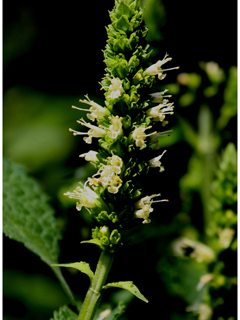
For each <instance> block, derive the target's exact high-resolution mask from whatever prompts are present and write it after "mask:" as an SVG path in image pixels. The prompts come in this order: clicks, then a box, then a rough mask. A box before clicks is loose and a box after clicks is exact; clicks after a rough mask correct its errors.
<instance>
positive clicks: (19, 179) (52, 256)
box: [3, 159, 74, 303]
mask: <svg viewBox="0 0 240 320" xmlns="http://www.w3.org/2000/svg"><path fill="white" fill-rule="evenodd" d="M3 232H4V234H5V235H6V236H8V237H9V238H11V239H13V240H16V241H18V242H21V243H23V244H24V245H25V247H26V248H28V249H29V250H31V251H32V252H34V253H35V254H36V255H38V256H39V257H40V258H41V259H42V261H44V262H45V263H46V264H48V265H49V266H51V264H52V263H57V262H58V255H59V246H58V241H59V240H60V239H61V237H62V236H61V233H60V230H59V228H58V222H57V219H56V218H55V217H54V211H53V209H52V208H51V206H50V205H49V204H48V203H47V197H46V195H45V194H44V193H43V191H42V190H41V188H40V186H39V184H38V183H37V182H36V181H35V180H34V179H32V178H31V177H29V176H28V175H27V173H26V170H25V169H24V168H23V167H22V166H20V165H17V164H14V163H12V162H11V161H9V160H8V159H4V161H3ZM53 271H54V273H55V274H56V276H57V277H58V279H59V281H60V282H61V284H62V286H63V288H64V290H65V292H66V293H67V295H68V296H69V298H70V300H71V301H72V303H74V298H73V296H72V293H71V291H70V289H69V287H68V285H67V283H66V281H65V279H64V278H63V276H62V273H61V271H60V269H59V268H54V269H53Z"/></svg>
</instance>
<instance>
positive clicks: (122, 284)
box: [103, 281, 148, 302]
mask: <svg viewBox="0 0 240 320" xmlns="http://www.w3.org/2000/svg"><path fill="white" fill-rule="evenodd" d="M112 287H116V288H121V289H125V290H128V291H129V292H131V293H132V294H134V295H135V296H136V297H137V298H139V299H141V300H143V301H144V302H148V300H147V299H146V298H145V297H144V296H143V295H142V294H141V293H140V291H139V290H138V288H137V287H136V286H135V284H133V282H132V281H120V282H112V283H108V284H106V285H105V286H103V289H108V288H112Z"/></svg>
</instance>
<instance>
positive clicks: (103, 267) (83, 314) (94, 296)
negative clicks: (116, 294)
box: [78, 251, 114, 320]
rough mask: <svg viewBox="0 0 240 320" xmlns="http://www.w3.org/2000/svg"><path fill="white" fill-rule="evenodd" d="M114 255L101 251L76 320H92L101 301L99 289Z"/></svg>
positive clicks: (104, 280)
mask: <svg viewBox="0 0 240 320" xmlns="http://www.w3.org/2000/svg"><path fill="white" fill-rule="evenodd" d="M113 257H114V254H113V253H110V252H108V251H102V253H101V256H100V258H99V261H98V264H97V268H96V272H95V274H94V277H93V280H92V283H91V285H90V287H89V289H88V292H87V295H86V297H85V299H84V302H83V305H82V308H81V311H80V314H79V316H78V320H92V319H93V317H94V315H95V313H96V311H97V308H98V305H99V303H100V300H101V293H100V292H101V289H102V287H103V286H104V284H105V282H106V280H107V276H108V273H109V271H110V269H111V266H112V262H113Z"/></svg>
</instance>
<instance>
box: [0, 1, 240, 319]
mask: <svg viewBox="0 0 240 320" xmlns="http://www.w3.org/2000/svg"><path fill="white" fill-rule="evenodd" d="M142 4H143V6H144V7H145V21H146V24H147V26H148V27H149V34H148V40H149V42H150V44H151V46H152V47H153V48H154V51H153V56H154V57H153V60H155V59H156V60H157V59H162V58H163V57H164V55H165V53H166V52H168V53H169V55H170V56H172V57H173V61H174V65H176V66H177V65H180V67H181V69H180V71H179V73H177V74H176V72H175V71H173V72H172V73H171V72H170V73H168V76H167V78H166V80H164V81H163V82H162V83H161V82H159V89H160V90H162V89H165V88H167V89H168V90H169V91H168V92H169V93H170V94H172V95H173V98H172V101H174V102H175V115H174V116H172V117H171V118H170V119H169V120H170V125H169V129H171V128H173V132H172V134H171V135H170V137H163V138H162V142H161V143H162V144H161V148H166V149H167V153H166V154H165V155H164V158H163V164H164V167H165V171H164V172H163V173H161V175H159V180H157V181H156V179H155V172H154V173H152V176H151V175H150V176H149V177H148V180H147V181H148V184H149V190H152V191H153V192H160V193H161V194H162V196H163V197H164V198H168V199H169V200H170V202H169V203H168V204H161V205H159V206H156V208H155V209H154V214H153V216H152V218H153V219H152V223H151V224H150V225H146V226H144V227H143V226H141V227H139V228H136V229H135V230H132V231H131V239H132V241H131V245H129V246H128V247H126V248H125V250H122V251H120V252H119V254H118V255H117V256H116V259H115V263H114V265H113V268H112V271H111V273H110V276H109V277H110V278H109V280H110V282H111V281H113V282H114V281H117V279H118V280H119V274H120V275H121V279H122V280H129V279H130V280H133V281H134V283H135V284H136V285H137V286H138V287H139V289H140V291H141V292H142V293H143V294H144V295H145V296H146V297H147V299H148V300H149V301H150V303H149V304H144V303H143V302H141V301H137V299H133V296H132V295H131V294H130V293H128V292H124V291H122V290H119V291H111V290H109V291H110V292H106V295H105V296H104V299H103V304H104V303H105V304H109V303H110V304H112V305H113V306H116V305H117V303H118V301H119V300H121V301H124V302H125V303H126V304H127V305H128V308H127V310H126V312H125V314H124V315H123V316H122V317H121V319H122V320H129V319H150V318H153V317H154V318H164V319H170V320H182V319H200V320H207V319H209V318H210V317H211V316H212V319H217V320H232V319H234V317H236V299H237V298H236V162H235V160H234V159H236V150H235V148H234V145H235V146H236V141H237V120H236V114H237V69H236V65H237V54H236V53H237V49H236V44H237V41H236V34H237V19H236V8H237V6H236V2H235V1H233V2H229V3H227V5H222V4H219V2H217V1H216V0H214V1H210V2H209V1H206V0H203V1H201V2H192V1H190V0H186V1H183V2H179V1H176V0H168V1H167V0H142ZM113 5H114V2H113V1H112V0H111V1H110V0H108V1H105V2H104V3H103V2H98V1H95V2H94V3H92V2H89V1H84V2H76V1H71V0H70V1H68V2H67V3H57V4H56V3H55V2H52V1H41V2H39V1H34V2H32V1H29V0H19V1H14V2H9V1H6V0H4V1H3V27H4V28H3V80H4V81H3V101H4V108H3V152H4V157H6V158H9V159H11V160H13V161H14V162H16V163H19V164H22V165H24V166H25V167H26V168H27V170H28V172H29V173H30V174H31V176H33V177H34V178H35V179H36V180H37V181H38V182H39V183H40V184H41V186H42V188H43V190H44V191H45V193H46V194H48V195H49V202H50V203H51V205H52V206H53V207H54V209H55V210H56V216H57V217H58V220H59V226H60V227H61V230H62V233H63V239H64V240H61V241H60V248H61V254H60V259H59V260H60V262H61V263H64V262H73V261H80V260H82V261H87V262H89V263H90V265H91V266H92V268H93V269H94V268H95V264H96V262H97V260H98V256H99V254H100V252H99V249H97V248H94V247H91V250H89V247H88V245H81V246H80V241H82V240H84V239H87V238H88V237H89V236H90V233H91V228H92V226H93V224H92V221H91V219H90V218H89V216H88V215H87V214H86V213H84V212H83V213H81V215H79V214H78V213H77V211H76V210H75V202H74V201H73V202H71V201H70V200H69V199H66V198H64V197H63V196H62V195H63V192H66V191H67V190H71V188H72V187H73V186H74V185H76V184H77V182H78V181H82V182H84V181H85V180H86V178H87V177H88V176H90V175H91V174H92V173H93V168H92V167H91V165H89V164H86V163H85V162H84V160H83V159H81V158H79V154H81V153H84V152H86V151H88V149H89V146H88V145H86V144H85V143H84V142H83V141H82V139H81V138H77V137H75V138H74V137H73V136H72V135H71V134H70V133H69V132H68V128H69V127H74V123H75V121H76V120H77V119H79V118H80V117H82V116H84V115H83V114H81V112H79V111H74V110H72V109H71V108H70V107H71V105H77V106H78V104H79V102H78V100H79V99H81V98H83V96H84V95H85V94H88V95H89V97H90V98H91V100H94V101H96V102H98V103H100V104H101V103H102V102H103V96H102V93H101V92H100V91H99V89H100V85H99V81H100V80H101V77H102V76H103V73H104V68H105V66H104V63H103V56H102V51H101V50H102V49H103V48H104V47H105V43H106V31H105V26H106V25H107V24H109V17H108V10H111V9H112V7H113ZM223 21H224V23H223ZM229 34H231V37H230V36H229ZM76 128H77V124H76ZM229 143H231V144H230V145H229ZM96 147H97V145H93V146H92V148H93V149H94V148H95V149H96ZM224 150H225V151H224ZM219 243H220V244H219ZM3 244H4V250H3V262H4V272H3V281H4V297H3V308H4V319H5V320H15V319H24V320H30V319H34V320H35V319H36V320H38V319H50V318H51V317H52V314H53V310H54V309H58V308H59V307H60V306H61V305H63V304H68V303H69V300H68V298H67V296H66V295H65V294H64V292H63V291H62V289H61V287H60V285H59V284H58V282H57V280H56V278H55V277H54V275H53V273H52V272H51V270H50V269H49V268H48V267H47V266H45V265H44V264H43V263H42V261H41V260H40V259H39V258H38V257H37V256H35V255H34V254H33V253H31V252H30V251H28V250H26V248H24V246H23V245H22V244H20V243H17V242H14V241H13V240H10V239H8V238H6V237H4V238H3ZM126 260H127V262H128V267H127V268H126V262H125V261H126ZM63 274H64V276H65V278H66V279H67V281H68V283H69V285H70V287H71V288H72V290H73V292H74V293H75V295H76V296H77V298H78V299H79V300H82V299H83V298H84V296H85V293H86V290H87V288H88V279H86V278H85V276H84V275H80V274H76V273H75V272H73V271H72V269H69V270H67V269H66V270H63ZM206 274H211V275H214V276H212V278H211V276H210V277H209V279H210V280H209V279H208V280H206V279H205V278H203V279H205V280H202V282H201V281H200V279H202V278H201V277H202V276H204V275H206ZM121 279H120V280H121ZM204 281H205V282H204ZM199 283H200V284H199ZM201 286H202V287H201ZM197 288H198V289H197ZM199 288H200V289H199ZM209 305H210V306H211V309H214V312H213V314H212V310H211V309H209V307H208V306H209ZM169 306H171V307H169ZM186 310H187V311H189V312H186Z"/></svg>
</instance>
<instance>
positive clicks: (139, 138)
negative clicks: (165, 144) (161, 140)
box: [132, 126, 156, 148]
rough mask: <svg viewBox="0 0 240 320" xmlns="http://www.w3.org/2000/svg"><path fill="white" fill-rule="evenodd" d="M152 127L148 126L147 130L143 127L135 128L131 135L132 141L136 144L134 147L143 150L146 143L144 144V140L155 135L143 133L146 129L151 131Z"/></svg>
mask: <svg viewBox="0 0 240 320" xmlns="http://www.w3.org/2000/svg"><path fill="white" fill-rule="evenodd" d="M151 128H152V127H151V126H149V127H147V128H144V127H138V128H136V129H135V130H134V131H133V134H132V138H133V140H135V141H136V142H135V143H136V146H137V147H140V148H143V147H145V146H146V143H145V141H144V140H145V139H146V138H147V137H149V136H151V135H153V134H156V132H153V133H150V134H146V133H145V130H147V129H151Z"/></svg>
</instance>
